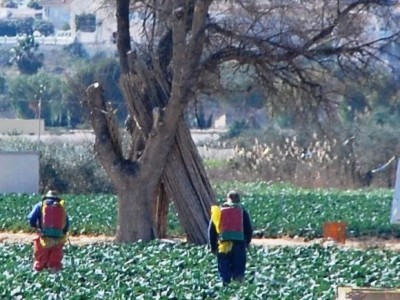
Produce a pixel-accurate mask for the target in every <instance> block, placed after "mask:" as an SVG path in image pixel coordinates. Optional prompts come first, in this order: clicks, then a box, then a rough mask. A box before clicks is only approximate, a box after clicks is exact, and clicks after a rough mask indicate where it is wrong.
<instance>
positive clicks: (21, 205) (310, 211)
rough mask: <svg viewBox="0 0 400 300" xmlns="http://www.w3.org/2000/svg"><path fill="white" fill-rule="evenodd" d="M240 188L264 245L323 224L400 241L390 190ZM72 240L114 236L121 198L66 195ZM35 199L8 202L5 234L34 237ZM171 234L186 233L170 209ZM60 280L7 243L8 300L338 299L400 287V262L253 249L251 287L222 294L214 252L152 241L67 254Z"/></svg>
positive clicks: (369, 253)
mask: <svg viewBox="0 0 400 300" xmlns="http://www.w3.org/2000/svg"><path fill="white" fill-rule="evenodd" d="M233 186H235V188H237V190H238V191H240V192H241V194H242V197H243V204H244V205H245V206H246V208H247V209H248V211H249V213H250V215H251V216H252V218H253V225H254V227H255V230H256V234H255V235H256V236H263V237H279V236H295V235H298V236H303V237H306V238H309V239H312V238H315V237H320V236H321V235H322V224H323V223H324V222H326V221H331V220H339V219H340V220H343V221H346V222H347V223H348V235H349V236H354V237H357V236H380V237H387V238H389V237H397V236H398V234H399V232H400V231H399V229H398V228H397V227H396V226H393V225H390V222H389V217H390V206H391V200H392V197H393V194H392V191H390V190H379V191H352V192H348V191H346V192H343V191H333V190H332V191H327V190H320V191H319V190H299V189H295V188H292V187H290V186H268V185H266V184H264V183H252V184H238V183H237V184H235V185H233V184H232V183H227V184H221V185H218V186H216V187H215V189H216V191H217V193H218V195H219V196H218V198H219V199H220V200H222V199H223V195H224V194H225V193H226V190H229V189H231V188H232V187H233ZM64 198H65V199H66V201H67V207H68V210H69V214H70V215H71V221H72V234H75V235H77V234H83V233H84V234H91V235H96V234H106V235H113V234H114V231H115V226H116V198H115V197H114V196H113V195H65V197H64ZM37 201H38V196H37V195H36V196H35V195H17V194H13V195H1V196H0V205H1V207H2V210H0V220H1V221H0V222H1V224H0V231H26V232H29V230H30V229H29V228H28V226H27V221H26V215H27V214H28V212H29V210H30V209H31V207H32V206H33V205H34V203H36V202H37ZM169 232H170V234H174V235H179V234H181V229H180V227H179V225H178V221H177V217H176V215H175V213H174V210H173V207H171V212H170V221H169ZM65 252H66V253H65V254H66V255H65V258H64V266H65V268H64V270H63V272H61V273H59V274H49V273H47V272H42V273H35V272H33V271H32V246H31V245H29V244H4V243H3V244H0V299H179V300H180V299H232V297H236V298H234V299H277V300H278V299H288V300H289V299H335V293H336V288H337V287H338V286H348V285H350V286H359V287H361V286H362V287H399V286H400V276H399V274H400V256H399V253H398V252H396V251H393V250H387V249H380V248H369V249H352V248H349V247H336V246H321V245H319V244H314V245H310V246H298V247H288V246H286V247H282V246H277V247H259V246H252V247H251V249H250V252H249V255H248V264H247V265H248V269H247V273H246V276H247V277H246V279H247V280H246V283H244V284H242V285H238V284H231V285H230V286H228V287H223V286H222V285H221V282H220V280H219V278H218V273H217V266H216V259H215V257H214V256H213V255H212V254H210V253H209V251H208V249H207V247H206V246H194V245H190V244H187V243H168V242H161V241H153V242H151V243H140V242H139V243H135V244H131V245H119V244H112V243H96V244H89V245H81V246H77V245H72V246H71V245H67V246H66V249H65Z"/></svg>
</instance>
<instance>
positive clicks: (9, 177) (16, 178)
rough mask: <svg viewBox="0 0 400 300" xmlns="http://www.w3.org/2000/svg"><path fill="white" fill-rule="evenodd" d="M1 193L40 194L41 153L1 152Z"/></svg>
mask: <svg viewBox="0 0 400 300" xmlns="http://www.w3.org/2000/svg"><path fill="white" fill-rule="evenodd" d="M0 193H27V194H33V193H36V194H38V193H39V152H28V151H26V152H25V151H24V152H23V151H21V152H8V151H0Z"/></svg>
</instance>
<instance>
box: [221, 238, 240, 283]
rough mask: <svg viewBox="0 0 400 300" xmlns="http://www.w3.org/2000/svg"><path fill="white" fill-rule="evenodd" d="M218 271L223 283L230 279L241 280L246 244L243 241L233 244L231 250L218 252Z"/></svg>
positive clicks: (228, 281)
mask: <svg viewBox="0 0 400 300" xmlns="http://www.w3.org/2000/svg"><path fill="white" fill-rule="evenodd" d="M217 260H218V272H219V275H220V276H221V278H222V282H223V283H224V284H229V283H230V282H231V280H232V279H233V280H237V281H242V280H243V279H244V272H245V270H246V246H245V245H244V243H238V244H234V245H233V247H232V250H231V252H229V253H218V256H217Z"/></svg>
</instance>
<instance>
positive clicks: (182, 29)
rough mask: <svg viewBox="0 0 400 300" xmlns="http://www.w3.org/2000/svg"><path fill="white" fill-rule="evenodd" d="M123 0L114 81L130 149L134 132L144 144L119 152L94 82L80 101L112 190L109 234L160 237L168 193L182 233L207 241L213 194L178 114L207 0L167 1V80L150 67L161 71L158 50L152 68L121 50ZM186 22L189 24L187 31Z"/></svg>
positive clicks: (125, 45) (192, 76)
mask: <svg viewBox="0 0 400 300" xmlns="http://www.w3.org/2000/svg"><path fill="white" fill-rule="evenodd" d="M129 3H130V1H129V0H119V1H117V19H118V39H117V40H118V51H119V55H120V62H121V69H122V73H123V75H122V77H121V85H122V87H123V91H124V95H125V98H126V103H127V108H128V111H129V114H130V115H131V116H132V119H133V121H134V123H135V130H133V131H131V136H132V141H131V142H132V148H135V147H136V144H138V143H137V142H138V139H137V138H138V136H141V138H142V139H143V146H144V147H143V148H142V147H141V149H140V151H139V149H137V151H136V152H131V153H129V154H125V153H123V151H122V147H121V142H120V136H119V130H118V126H117V125H116V122H115V118H114V117H115V116H114V115H113V111H112V109H111V108H108V107H107V105H106V104H105V103H106V99H104V95H103V91H102V88H101V86H100V85H99V84H93V85H92V86H90V87H89V88H88V90H87V96H86V98H85V102H84V103H85V105H86V107H87V108H88V109H89V111H90V115H89V117H90V120H91V123H92V125H93V129H94V132H95V136H96V140H95V150H96V153H97V155H98V158H99V160H100V162H101V164H102V165H103V167H104V169H105V170H106V172H107V174H108V175H109V176H110V178H111V180H112V182H113V183H114V186H115V187H116V191H117V194H118V199H119V208H118V212H119V214H118V231H117V241H120V242H134V241H137V240H144V241H148V240H150V239H152V238H157V237H163V236H164V235H165V224H166V214H167V212H168V210H167V208H168V200H171V201H173V203H174V204H175V206H176V210H177V212H178V216H179V219H180V221H181V224H182V226H183V227H184V230H185V232H186V235H187V238H188V240H189V241H191V242H194V243H197V244H204V243H206V242H207V226H208V220H209V216H210V206H211V204H212V203H214V201H215V196H214V194H213V191H212V188H211V186H210V184H209V182H208V179H207V176H206V173H205V170H204V167H203V163H202V160H201V158H200V156H199V154H198V152H197V149H196V146H195V145H194V143H193V140H192V139H191V136H190V132H189V130H188V128H187V126H186V124H185V122H184V120H183V111H184V109H185V107H186V105H187V103H188V101H189V99H190V97H191V93H192V92H191V89H192V88H193V86H194V85H195V82H196V78H197V77H196V72H197V71H196V70H197V67H198V65H199V60H200V56H201V53H202V44H203V43H204V29H205V26H204V25H205V21H206V17H207V11H208V6H209V4H210V3H211V1H197V2H196V8H194V7H191V8H190V6H186V4H185V1H181V0H175V1H174V9H173V11H172V12H171V19H170V21H171V22H170V24H171V30H170V34H168V35H167V40H166V41H167V43H166V45H168V42H170V43H173V45H172V44H171V45H168V46H167V47H166V48H165V49H167V51H166V52H165V53H168V54H167V55H166V56H168V57H169V58H168V60H170V66H171V68H172V69H171V71H172V74H174V76H173V77H172V78H170V80H169V79H168V78H167V77H168V76H167V77H166V74H165V72H160V71H157V69H158V70H160V69H163V70H164V71H166V64H165V57H166V56H164V57H158V60H155V61H159V62H160V64H164V67H163V68H162V67H160V68H158V67H157V66H154V65H153V67H150V66H149V62H147V61H144V60H142V59H141V58H138V57H137V56H136V53H135V52H130V54H129V55H128V53H129V50H130V41H129V20H128V14H127V13H126V10H128V9H129ZM192 9H194V10H196V11H197V15H196V18H193V20H191V19H190V17H189V14H185V13H183V12H184V11H185V10H188V11H190V10H192ZM188 11H187V12H188ZM189 20H190V21H189ZM188 24H192V26H191V27H192V28H191V30H190V32H191V34H192V36H191V37H190V38H188V33H189V31H188ZM168 49H169V50H170V51H169V50H168ZM165 53H164V54H165ZM187 53H190V55H189V56H188V55H187ZM154 63H155V62H154ZM168 64H169V63H168ZM138 131H140V134H137V132H138Z"/></svg>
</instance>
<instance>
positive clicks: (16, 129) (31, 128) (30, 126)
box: [0, 119, 45, 134]
mask: <svg viewBox="0 0 400 300" xmlns="http://www.w3.org/2000/svg"><path fill="white" fill-rule="evenodd" d="M44 130H45V128H44V119H40V133H42V134H43V133H44ZM0 134H39V120H38V119H0Z"/></svg>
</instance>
